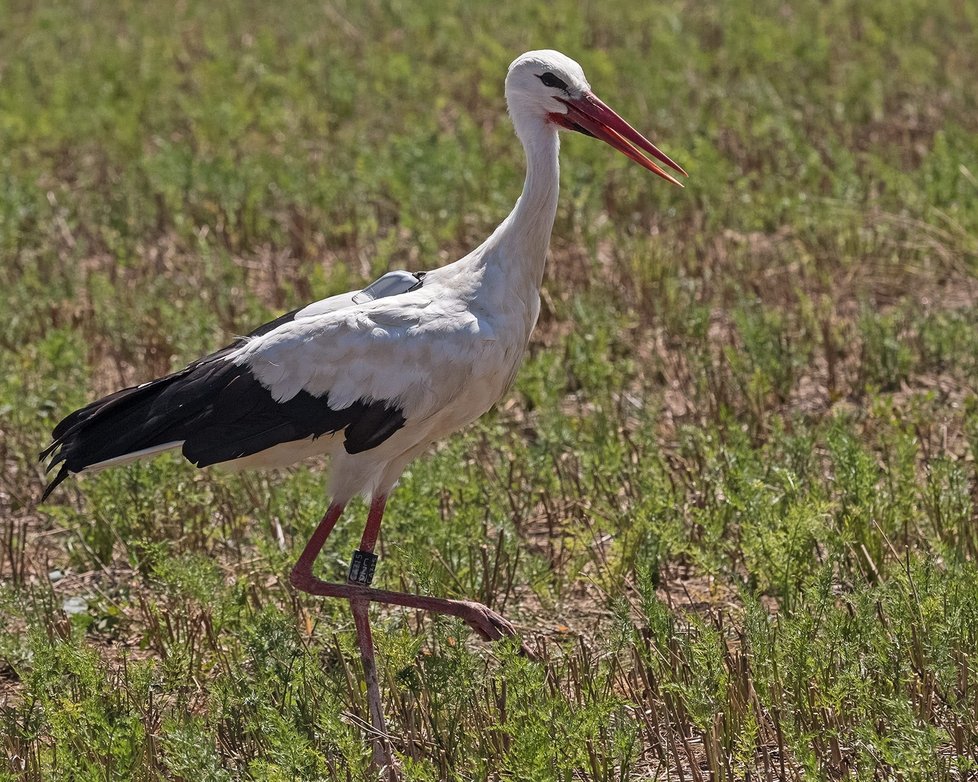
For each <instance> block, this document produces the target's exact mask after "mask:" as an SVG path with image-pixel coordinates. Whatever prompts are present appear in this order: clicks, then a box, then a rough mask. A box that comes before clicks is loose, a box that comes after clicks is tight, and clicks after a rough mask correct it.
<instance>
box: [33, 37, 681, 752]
mask: <svg viewBox="0 0 978 782" xmlns="http://www.w3.org/2000/svg"><path fill="white" fill-rule="evenodd" d="M506 101H507V104H508V107H509V113H510V116H511V117H512V121H513V125H514V126H515V128H516V135H517V136H518V137H519V139H520V142H521V143H522V144H523V148H524V150H525V153H526V165H527V173H526V180H525V183H524V186H523V193H522V195H521V196H520V198H519V200H518V201H517V202H516V206H515V207H514V208H513V211H512V212H511V213H510V214H509V216H508V217H507V218H506V219H505V220H504V221H503V222H502V224H501V225H500V226H499V227H498V228H497V229H496V230H495V231H494V232H493V233H492V235H491V236H490V237H489V238H488V239H486V240H485V241H484V242H483V243H482V244H481V245H480V246H479V247H477V248H476V249H475V250H473V251H472V252H470V253H469V254H468V255H466V256H465V257H464V258H462V259H461V260H459V261H456V262H455V263H452V264H449V265H447V266H443V267H441V268H439V269H435V270H433V271H429V272H426V273H422V272H418V273H414V274H412V273H408V272H391V273H389V274H386V275H384V276H383V277H381V278H380V279H379V280H377V281H376V282H374V283H373V284H371V285H369V286H368V287H366V288H364V289H363V290H361V291H357V292H352V293H347V294H344V295H341V296H334V297H332V298H328V299H324V300H322V301H318V302H316V303H314V304H310V305H309V306H307V307H304V308H302V309H299V310H296V311H294V312H290V313H288V314H287V315H283V316H282V317H280V318H278V319H277V320H274V321H272V322H271V323H268V324H266V325H264V326H262V327H260V328H258V329H257V330H255V331H253V332H252V333H251V334H249V335H248V336H247V337H244V338H241V339H238V340H236V341H235V342H234V343H232V344H231V345H228V346H227V347H225V348H223V349H222V350H219V351H217V352H216V353H213V354H211V355H209V356H206V357H204V358H202V359H199V360H198V361H195V362H194V363H192V364H190V366H188V367H186V368H185V369H182V370H180V371H179V372H174V373H173V374H171V375H167V376H166V377H162V378H159V379H157V380H153V381H150V382H148V383H144V384H142V385H140V386H136V387H133V388H126V389H123V390H122V391H117V392H116V393H114V394H111V395H109V396H107V397H104V398H103V399H99V400H98V401H95V402H92V403H91V404H89V405H88V406H86V407H83V408H82V409H80V410H77V411H75V412H74V413H72V414H71V415H69V416H68V417H67V418H65V419H64V420H63V421H62V422H61V423H59V424H58V425H57V427H55V429H54V432H53V442H52V444H51V445H50V446H49V447H48V448H47V449H45V451H44V453H43V454H42V457H43V458H47V457H51V460H50V463H49V466H48V469H51V468H53V467H55V466H58V465H60V469H59V471H58V472H57V474H56V475H55V477H54V479H53V480H52V481H51V483H50V485H49V486H48V487H47V489H46V490H45V492H44V495H43V496H44V497H47V496H48V494H50V493H51V491H52V490H53V489H54V488H55V487H56V486H57V485H58V484H59V483H61V482H62V481H63V480H64V479H65V478H66V477H67V476H68V475H69V474H72V473H82V472H92V471H95V470H99V469H102V468H105V467H110V466H115V465H120V464H125V463H127V462H130V461H133V460H134V459H139V458H142V457H144V456H150V455H152V454H156V453H160V452H161V451H167V450H171V449H174V450H175V449H179V450H180V451H181V452H182V454H183V455H184V456H185V457H186V458H187V459H188V460H189V461H191V462H192V463H193V464H195V465H196V466H197V467H207V466H210V465H214V464H225V465H228V464H233V465H240V466H246V467H274V466H282V465H288V464H292V463H294V462H296V461H298V460H300V459H304V458H306V457H309V456H315V455H320V454H329V455H330V456H332V460H331V476H330V494H331V502H330V505H329V508H328V509H327V511H326V514H325V516H324V517H323V519H322V521H321V522H320V524H319V527H318V528H317V529H316V531H315V532H314V533H313V535H312V538H311V539H310V540H309V542H308V544H307V545H306V547H305V550H304V551H303V552H302V554H301V555H300V556H299V560H298V562H297V563H296V565H295V567H294V568H293V570H292V573H291V582H292V584H293V585H294V586H295V588H296V589H299V590H302V591H304V592H308V593H311V594H315V595H327V596H331V597H342V598H346V599H349V600H350V602H351V607H352V611H353V616H354V620H355V624H356V629H357V635H358V639H359V642H360V648H361V654H362V658H363V664H364V674H365V677H366V680H367V685H368V700H369V706H370V716H371V722H372V723H373V726H374V728H375V729H376V735H377V736H378V737H380V738H379V739H377V740H375V741H374V762H375V764H376V765H377V766H381V765H385V764H386V765H387V766H388V767H389V766H390V765H391V762H392V755H391V752H390V746H389V744H388V742H387V739H386V733H385V728H384V718H383V711H382V708H381V700H380V691H379V687H378V684H377V674H376V667H375V665H374V657H373V645H372V640H371V635H370V625H369V622H368V615H367V606H368V603H369V602H371V601H374V602H381V603H388V604H394V605H400V606H407V607H411V608H419V609H424V610H427V611H432V612H436V613H442V614H450V615H452V616H456V617H459V618H461V619H463V620H464V621H465V622H467V623H468V624H469V625H470V626H471V627H472V628H474V629H475V630H476V632H478V633H479V634H480V635H481V636H482V637H483V638H486V639H498V638H502V637H505V636H512V635H514V633H515V631H514V628H513V626H512V625H511V624H510V623H509V622H507V621H506V620H505V619H504V618H503V617H502V616H500V615H499V614H497V613H496V612H494V611H492V610H490V609H489V608H487V607H486V606H484V605H481V604H479V603H473V602H468V601H461V600H445V599H441V598H434V597H426V596H420V595H413V594H405V593H398V592H389V591H383V590H378V589H373V588H371V587H370V586H369V584H370V581H371V578H372V576H373V571H374V567H375V565H376V559H377V558H376V556H375V555H374V554H373V549H374V544H375V542H376V540H377V535H378V532H379V530H380V523H381V520H382V518H383V514H384V506H385V503H386V502H387V497H388V495H389V494H390V492H391V490H392V489H393V488H394V486H395V484H396V483H397V481H398V478H399V477H400V475H401V473H402V471H403V470H404V468H405V467H406V466H407V464H408V463H409V462H410V461H411V460H412V459H414V458H415V457H416V456H418V455H419V454H421V453H422V452H423V451H424V450H425V449H426V448H427V447H428V446H429V445H431V443H433V442H434V441H435V440H438V439H439V438H442V437H444V436H446V435H448V434H449V433H451V432H453V431H455V430H456V429H458V428H459V427H462V426H464V425H466V424H468V423H470V422H471V421H474V420H475V419H477V418H478V417H479V416H481V415H482V414H483V413H485V412H486V411H487V410H488V409H489V408H490V407H492V405H493V404H495V403H496V401H497V400H499V398H500V397H501V396H502V395H503V394H504V393H505V392H506V390H507V389H508V388H509V386H510V384H511V383H512V381H513V378H514V376H515V375H516V371H517V369H518V368H519V365H520V361H521V359H522V357H523V353H524V351H525V349H526V346H527V342H528V341H529V338H530V333H531V332H532V331H533V327H534V325H535V323H536V320H537V315H538V314H539V311H540V296H539V293H540V284H541V281H542V279H543V271H544V264H545V261H546V256H547V246H548V244H549V241H550V233H551V230H552V228H553V223H554V216H555V214H556V211H557V190H558V180H559V169H558V160H557V156H558V150H559V147H560V144H559V140H558V136H557V131H558V129H559V128H565V129H567V130H575V131H578V132H580V133H583V134H585V135H588V136H594V137H596V138H599V139H601V140H602V141H604V142H606V143H608V144H610V145H611V146H612V147H614V148H615V149H617V150H619V151H620V152H623V153H624V154H625V155H627V156H628V157H629V158H631V159H632V160H634V161H635V162H637V163H639V164H640V165H642V166H644V167H645V168H647V169H648V170H650V171H652V172H654V173H656V174H658V175H659V176H661V177H663V178H664V179H667V180H668V181H670V182H672V183H674V184H677V185H678V184H680V183H679V182H678V181H677V180H676V179H675V178H674V177H673V176H672V175H671V174H669V173H667V172H666V171H665V170H664V169H663V168H662V167H660V166H659V165H658V164H657V163H656V162H655V161H654V160H653V159H651V158H654V159H655V160H658V161H659V162H661V163H662V164H664V165H665V166H669V167H670V168H672V169H674V170H675V171H676V172H678V173H680V174H682V175H685V174H686V172H685V171H683V169H682V168H680V167H679V166H678V165H677V164H676V163H674V162H673V161H672V160H670V159H669V158H668V157H667V156H666V155H664V154H663V153H662V152H660V151H659V150H658V149H657V148H656V147H655V145H653V144H652V142H650V141H649V140H647V139H646V138H644V137H643V136H642V135H641V134H640V133H638V131H636V130H635V129H634V128H632V127H631V126H630V125H629V124H628V123H627V122H625V121H624V120H623V119H622V118H621V117H619V116H618V115H617V114H616V113H615V112H614V111H612V110H611V109H610V108H609V107H608V106H606V105H605V104H604V103H603V102H601V101H600V100H599V99H598V98H597V97H596V96H595V95H594V93H592V92H591V87H590V85H589V84H588V81H587V79H586V78H585V76H584V71H583V70H582V69H581V66H580V65H578V64H577V63H576V62H574V61H573V60H571V59H570V58H568V57H566V56H565V55H563V54H560V53H559V52H556V51H550V50H544V51H533V52H527V53H526V54H524V55H522V56H520V57H518V58H517V59H516V60H515V61H514V62H513V63H512V65H510V67H509V73H508V75H507V77H506ZM357 494H362V495H364V496H365V497H368V498H369V499H370V502H371V504H370V511H369V513H368V516H367V523H366V529H365V530H364V533H363V538H362V540H361V542H360V548H359V550H358V551H357V552H355V553H354V557H353V561H352V564H351V566H350V572H349V577H348V580H347V583H345V584H331V583H327V582H325V581H322V580H320V579H318V578H316V577H315V576H314V575H313V572H312V566H313V563H314V562H315V560H316V557H317V555H318V554H319V551H320V550H321V548H322V546H323V543H324V541H325V540H326V538H327V537H328V536H329V534H330V532H331V531H332V529H333V526H334V525H335V524H336V522H337V520H338V519H339V518H340V515H341V514H342V513H343V508H344V506H345V505H346V504H347V502H348V501H349V500H350V499H351V498H352V497H354V496H355V495H357ZM42 499H43V498H42Z"/></svg>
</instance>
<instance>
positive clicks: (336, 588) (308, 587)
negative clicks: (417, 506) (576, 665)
mask: <svg viewBox="0 0 978 782" xmlns="http://www.w3.org/2000/svg"><path fill="white" fill-rule="evenodd" d="M289 581H290V582H291V583H292V586H294V587H295V588H296V589H298V590H300V591H302V592H307V593H309V594H311V595H321V596H323V597H341V598H345V599H347V600H367V601H370V602H372V603H386V604H387V605H396V606H403V607H404V608H416V609H419V610H421V611H430V612H431V613H433V614H446V615H448V616H455V617H458V618H459V619H461V620H462V621H463V622H465V623H466V624H467V625H468V626H469V627H471V628H472V629H473V630H475V632H476V633H478V634H479V637H481V638H483V639H484V640H486V641H499V640H502V639H503V638H516V637H518V633H517V632H516V628H515V627H513V624H512V622H510V621H509V620H508V619H506V618H505V617H504V616H502V615H501V614H499V613H497V612H496V611H493V610H492V609H491V608H489V607H488V606H485V605H483V604H482V603H476V602H475V601H472V600H448V599H446V598H443V597H427V596H426V595H412V594H408V593H406V592H390V591H388V590H386V589H373V588H371V587H365V586H360V585H358V584H331V583H329V582H327V581H321V580H320V579H318V578H316V577H315V576H313V575H312V573H311V572H310V571H308V570H305V569H303V568H300V567H298V566H297V567H295V568H293V570H292V573H291V575H290V577H289ZM520 652H521V653H522V654H524V655H526V656H527V657H531V658H532V657H533V656H534V655H533V652H531V651H530V650H529V649H528V648H527V646H526V645H525V644H520Z"/></svg>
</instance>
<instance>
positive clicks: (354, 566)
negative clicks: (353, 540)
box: [346, 549, 377, 586]
mask: <svg viewBox="0 0 978 782" xmlns="http://www.w3.org/2000/svg"><path fill="white" fill-rule="evenodd" d="M376 569H377V555H376V554H374V553H372V552H370V551H360V550H359V549H357V550H356V551H354V552H353V559H352V560H351V561H350V573H349V575H348V576H347V577H346V580H347V581H348V582H349V583H351V584H361V585H362V586H370V582H371V581H373V580H374V571H375V570H376Z"/></svg>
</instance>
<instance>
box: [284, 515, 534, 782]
mask: <svg viewBox="0 0 978 782" xmlns="http://www.w3.org/2000/svg"><path fill="white" fill-rule="evenodd" d="M386 504H387V498H386V497H375V498H374V500H373V502H372V503H371V505H370V513H369V514H368V516H367V526H366V528H365V529H364V531H363V536H362V537H361V539H360V549H359V551H358V552H357V553H356V554H355V555H354V562H353V564H352V565H351V566H350V575H349V577H348V579H347V583H346V584H331V583H328V582H326V581H322V580H320V579H318V578H316V577H315V576H314V575H313V574H312V565H313V563H314V562H315V561H316V557H318V556H319V552H320V551H321V550H322V548H323V544H324V543H325V542H326V538H328V537H329V534H330V533H331V532H332V531H333V527H335V526H336V522H337V521H338V520H339V518H340V516H341V515H342V514H343V508H344V506H343V505H342V504H339V503H333V504H331V505H330V506H329V508H328V509H327V510H326V515H324V516H323V519H322V521H320V522H319V526H318V527H317V528H316V531H315V532H313V534H312V537H311V538H309V542H308V543H307V544H306V547H305V548H304V549H303V551H302V554H301V555H300V556H299V559H298V561H297V562H296V563H295V567H293V568H292V572H291V573H290V574H289V581H290V582H291V584H292V586H294V587H295V588H296V589H298V590H300V591H302V592H307V593H309V594H311V595H321V596H323V597H340V598H345V599H347V600H349V601H350V608H351V610H352V612H353V621H354V623H355V625H356V628H357V641H358V643H359V646H360V657H361V659H362V661H363V672H364V678H365V679H366V682H367V702H368V705H369V708H370V722H371V725H372V726H373V728H374V730H375V731H376V734H377V735H376V737H375V738H374V740H373V763H374V766H375V767H376V768H378V769H380V768H385V767H386V768H387V769H388V773H389V779H390V780H392V782H394V781H396V780H397V779H398V773H397V770H396V768H395V766H394V761H393V755H392V753H391V747H390V743H389V741H388V739H387V728H386V725H385V722H384V711H383V704H382V701H381V697H380V685H379V683H378V680H377V666H376V663H375V660H374V649H373V637H372V635H371V632H370V621H369V617H368V613H367V609H368V606H369V604H370V603H371V602H374V603H386V604H388V605H397V606H403V607H405V608H416V609H420V610H422V611H430V612H431V613H435V614H446V615H448V616H455V617H458V618H459V619H461V620H462V621H464V622H465V623H466V624H468V625H469V627H471V628H472V629H473V630H475V631H476V632H477V633H478V634H479V635H480V636H481V637H482V638H483V639H485V640H487V641H496V640H500V639H502V638H513V637H515V636H516V628H515V627H513V625H512V624H511V623H510V622H509V621H508V620H506V619H505V618H503V617H502V616H501V615H500V614H498V613H496V612H495V611H493V610H492V609H490V608H489V607H487V606H484V605H483V604H482V603H476V602H473V601H470V600H448V599H445V598H440V597H426V596H423V595H411V594H407V593H404V592H391V591H389V590H385V589H373V588H371V587H369V586H367V584H369V583H370V580H371V577H372V576H373V566H374V564H375V562H376V557H374V556H373V549H374V546H375V545H376V543H377V536H378V534H379V532H380V523H381V521H382V520H383V518H384V508H385V506H386ZM520 646H521V650H522V652H523V653H524V654H526V655H529V656H532V652H530V650H529V649H527V647H526V646H525V645H522V644H521V645H520Z"/></svg>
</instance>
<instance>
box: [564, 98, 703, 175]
mask: <svg viewBox="0 0 978 782" xmlns="http://www.w3.org/2000/svg"><path fill="white" fill-rule="evenodd" d="M557 100H559V101H560V102H561V103H563V104H564V105H565V106H567V113H566V114H551V115H550V119H551V120H552V121H553V122H555V123H557V124H558V125H560V126H561V127H564V128H567V129H568V130H576V131H577V132H578V133H583V134H585V135H586V136H594V137H595V138H599V139H601V140H602V141H604V142H605V143H606V144H610V145H611V146H613V147H614V148H615V149H617V150H618V151H619V152H621V153H623V154H625V155H627V156H628V157H630V158H631V159H632V160H634V161H635V162H636V163H638V164H639V165H640V166H642V167H643V168H647V169H648V170H649V171H651V172H652V173H654V174H658V175H659V176H661V177H662V178H663V179H665V180H668V181H669V182H672V183H673V184H674V185H679V186H680V187H683V184H682V182H680V181H679V180H678V179H676V178H675V177H674V176H673V175H672V174H670V173H669V172H667V171H665V170H663V169H662V168H661V167H660V166H658V165H657V164H656V163H655V162H653V161H652V160H650V159H649V157H648V156H649V155H651V156H652V157H654V158H655V159H656V160H658V161H660V162H662V163H665V164H666V165H667V166H669V167H670V168H672V169H673V170H675V171H678V172H679V173H680V174H682V175H683V176H689V174H687V173H686V172H685V171H684V170H683V169H682V167H681V166H679V165H678V164H676V163H674V162H673V161H672V160H671V159H670V158H669V156H668V155H666V154H665V153H664V152H660V151H659V149H658V147H656V146H655V144H653V143H652V142H651V141H649V140H648V139H647V138H645V136H643V135H642V134H641V133H639V132H638V131H637V130H635V128H633V127H632V126H631V125H629V124H628V123H627V122H625V120H623V119H622V118H621V117H619V116H618V114H616V113H615V111H614V110H613V109H611V108H610V107H609V106H608V105H607V104H606V103H604V101H602V100H601V99H600V98H598V96H597V95H595V94H594V93H593V92H585V93H584V94H583V95H581V97H580V98H557ZM643 153H644V154H643Z"/></svg>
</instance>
